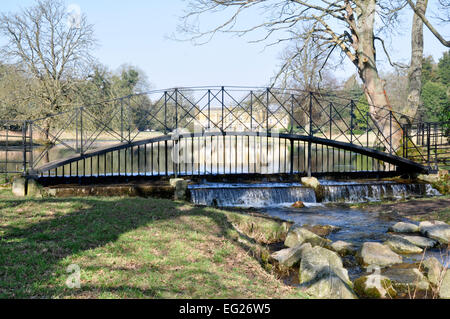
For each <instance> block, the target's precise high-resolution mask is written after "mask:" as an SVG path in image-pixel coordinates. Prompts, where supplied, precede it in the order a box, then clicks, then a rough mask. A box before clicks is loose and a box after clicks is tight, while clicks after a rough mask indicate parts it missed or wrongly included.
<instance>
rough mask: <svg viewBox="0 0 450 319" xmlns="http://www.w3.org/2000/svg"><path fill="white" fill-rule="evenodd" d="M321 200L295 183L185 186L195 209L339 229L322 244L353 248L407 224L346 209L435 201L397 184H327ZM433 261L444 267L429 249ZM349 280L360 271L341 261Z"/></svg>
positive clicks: (421, 187)
mask: <svg viewBox="0 0 450 319" xmlns="http://www.w3.org/2000/svg"><path fill="white" fill-rule="evenodd" d="M320 182H321V185H324V199H323V202H322V203H317V201H316V196H315V193H314V191H313V190H312V189H309V188H305V187H303V186H302V184H299V183H260V184H237V183H236V184H222V183H205V184H199V185H191V186H190V192H191V198H192V201H193V202H194V203H195V204H198V205H207V206H218V207H244V208H252V209H256V210H257V211H259V212H261V213H264V214H267V215H270V216H273V217H277V218H281V219H283V220H287V221H291V222H293V223H295V224H296V225H332V226H337V227H339V228H340V230H339V231H337V232H334V233H331V234H330V235H329V236H327V238H328V239H330V240H332V241H333V242H334V241H338V240H342V241H346V242H350V243H352V244H354V245H355V246H356V247H357V248H358V247H360V246H361V245H362V244H363V243H364V242H380V243H382V242H384V241H385V240H387V239H388V237H389V236H390V235H389V234H388V229H389V227H390V226H392V225H394V224H395V223H397V222H399V221H405V222H412V223H414V224H418V223H417V222H414V221H410V220H408V219H406V218H403V217H398V216H396V215H393V214H387V213H383V212H369V211H365V210H364V209H360V208H350V205H349V204H351V203H360V202H368V201H371V202H373V201H380V202H381V201H383V200H388V199H389V200H395V199H397V200H400V199H409V198H417V197H431V196H439V195H440V194H439V192H437V191H436V190H435V189H433V188H432V187H431V185H429V184H420V183H411V184H403V183H396V182H391V181H367V180H365V181H330V180H321V181H320ZM299 200H300V201H303V202H304V204H305V206H306V207H305V208H301V209H299V208H292V207H291V205H292V204H293V203H295V202H296V201H299ZM428 256H434V257H436V258H437V259H438V260H439V261H441V263H442V264H444V265H448V263H449V262H450V258H449V256H448V255H445V256H444V254H443V253H442V252H441V251H440V250H439V249H429V250H427V251H426V257H428ZM402 257H403V260H404V262H405V263H416V262H420V261H421V259H422V258H423V254H417V255H414V254H410V255H402ZM344 263H346V268H347V269H348V270H349V276H350V278H351V279H352V280H353V279H355V278H357V277H358V276H359V275H360V274H361V273H362V271H363V270H362V269H361V268H360V266H359V265H358V264H357V263H356V261H355V260H354V257H349V258H345V259H344Z"/></svg>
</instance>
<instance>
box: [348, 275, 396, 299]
mask: <svg viewBox="0 0 450 319" xmlns="http://www.w3.org/2000/svg"><path fill="white" fill-rule="evenodd" d="M353 287H354V290H355V292H356V293H357V294H358V296H359V297H363V298H372V299H380V298H381V299H392V298H395V297H396V296H397V291H395V289H394V287H393V286H392V282H391V280H390V279H389V278H388V277H386V276H381V275H379V274H371V275H367V276H362V277H360V278H358V279H356V280H355V281H354V282H353Z"/></svg>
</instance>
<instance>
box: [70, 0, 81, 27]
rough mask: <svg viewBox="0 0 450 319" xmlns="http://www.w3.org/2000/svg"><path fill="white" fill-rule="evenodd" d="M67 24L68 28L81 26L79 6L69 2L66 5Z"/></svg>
mask: <svg viewBox="0 0 450 319" xmlns="http://www.w3.org/2000/svg"><path fill="white" fill-rule="evenodd" d="M67 26H68V27H69V28H75V29H79V28H81V8H80V6H79V5H78V4H74V3H72V4H70V5H69V6H68V7H67Z"/></svg>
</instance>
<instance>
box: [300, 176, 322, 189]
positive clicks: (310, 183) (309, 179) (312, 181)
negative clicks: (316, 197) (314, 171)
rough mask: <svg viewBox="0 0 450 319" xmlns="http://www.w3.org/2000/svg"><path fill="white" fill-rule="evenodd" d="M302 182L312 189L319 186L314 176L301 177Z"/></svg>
mask: <svg viewBox="0 0 450 319" xmlns="http://www.w3.org/2000/svg"><path fill="white" fill-rule="evenodd" d="M302 184H303V185H304V186H305V187H310V188H313V189H317V188H318V187H319V186H320V182H319V180H318V179H317V178H315V177H302Z"/></svg>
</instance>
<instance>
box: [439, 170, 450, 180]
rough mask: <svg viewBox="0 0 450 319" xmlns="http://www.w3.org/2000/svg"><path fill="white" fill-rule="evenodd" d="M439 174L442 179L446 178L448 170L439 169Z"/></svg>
mask: <svg viewBox="0 0 450 319" xmlns="http://www.w3.org/2000/svg"><path fill="white" fill-rule="evenodd" d="M438 176H439V178H440V179H443V178H446V177H447V176H448V170H446V169H441V170H439V172H438Z"/></svg>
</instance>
